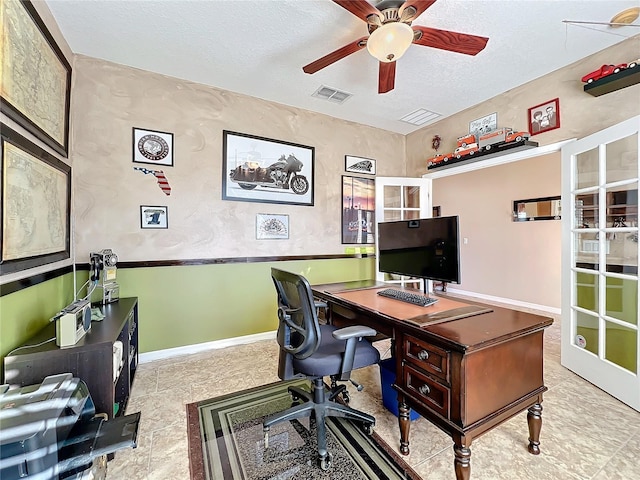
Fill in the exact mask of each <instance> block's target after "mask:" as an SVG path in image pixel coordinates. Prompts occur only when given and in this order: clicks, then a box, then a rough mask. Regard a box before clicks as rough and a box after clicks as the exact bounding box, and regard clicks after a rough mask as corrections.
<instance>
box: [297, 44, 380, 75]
mask: <svg viewBox="0 0 640 480" xmlns="http://www.w3.org/2000/svg"><path fill="white" fill-rule="evenodd" d="M367 38H368V37H361V38H359V39H358V40H355V41H353V42H351V43H348V44H346V45H345V46H344V47H342V48H339V49H338V50H336V51H335V52H331V53H329V54H327V55H325V56H324V57H322V58H319V59H318V60H316V61H315V62H311V63H310V64H309V65H305V66H304V67H302V70H303V71H304V73H316V72H317V71H318V70H322V69H323V68H324V67H328V66H329V65H331V64H332V63H335V62H337V61H338V60H340V59H342V58H344V57H346V56H348V55H351V54H352V53H355V52H357V51H358V50H362V49H363V48H364V47H365V46H366V45H367V42H366V40H367Z"/></svg>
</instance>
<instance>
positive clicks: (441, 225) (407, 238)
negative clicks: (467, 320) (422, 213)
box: [378, 216, 460, 283]
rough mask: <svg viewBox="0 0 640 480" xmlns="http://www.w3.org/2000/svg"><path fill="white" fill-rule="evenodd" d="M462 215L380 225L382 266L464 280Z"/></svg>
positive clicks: (393, 270) (411, 274)
mask: <svg viewBox="0 0 640 480" xmlns="http://www.w3.org/2000/svg"><path fill="white" fill-rule="evenodd" d="M459 237H460V235H459V226H458V216H452V217H434V218H422V219H418V220H401V221H396V222H383V223H380V224H378V269H379V270H380V271H381V272H387V273H395V274H399V275H406V276H409V277H417V278H424V279H428V280H437V281H441V282H447V283H460V248H459V245H460V242H459Z"/></svg>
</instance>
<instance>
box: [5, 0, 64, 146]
mask: <svg viewBox="0 0 640 480" xmlns="http://www.w3.org/2000/svg"><path fill="white" fill-rule="evenodd" d="M0 9H1V11H0V18H3V25H4V29H3V34H2V40H3V42H2V44H3V47H2V56H0V62H1V64H0V72H2V82H0V97H1V98H2V101H1V102H0V111H2V113H4V114H5V115H6V116H7V117H9V118H10V119H11V120H13V121H14V122H16V123H18V124H19V125H20V126H22V127H24V128H25V129H26V130H27V131H29V133H31V134H33V135H34V136H35V137H37V138H38V139H39V140H41V141H42V142H44V143H45V144H46V145H47V146H49V147H51V148H52V149H53V150H54V151H56V152H57V153H59V154H60V155H62V156H64V157H66V156H67V154H68V151H69V143H68V142H69V105H70V103H69V95H70V89H71V65H69V62H67V59H66V58H65V56H64V55H63V54H62V51H61V50H60V47H59V46H58V45H57V44H56V42H55V40H54V39H53V36H52V35H51V33H50V32H49V30H48V29H47V27H46V26H45V24H44V22H43V21H42V19H41V18H40V16H39V15H38V12H37V11H36V9H35V8H34V6H33V4H32V3H31V2H30V1H29V0H24V1H20V2H18V1H14V0H11V1H9V0H5V1H2V2H0ZM42 112H46V114H43V113H42Z"/></svg>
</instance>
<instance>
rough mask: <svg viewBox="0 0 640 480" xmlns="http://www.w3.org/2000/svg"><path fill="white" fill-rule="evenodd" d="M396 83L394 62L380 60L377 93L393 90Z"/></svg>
mask: <svg viewBox="0 0 640 480" xmlns="http://www.w3.org/2000/svg"><path fill="white" fill-rule="evenodd" d="M395 83H396V62H380V70H379V74H378V93H387V92H390V91H391V90H393V87H395Z"/></svg>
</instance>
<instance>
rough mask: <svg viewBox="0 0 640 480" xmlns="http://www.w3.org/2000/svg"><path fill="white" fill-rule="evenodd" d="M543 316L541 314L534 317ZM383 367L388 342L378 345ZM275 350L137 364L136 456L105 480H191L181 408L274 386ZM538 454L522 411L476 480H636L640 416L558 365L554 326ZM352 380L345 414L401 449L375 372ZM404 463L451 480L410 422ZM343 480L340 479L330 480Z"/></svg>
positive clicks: (447, 453)
mask: <svg viewBox="0 0 640 480" xmlns="http://www.w3.org/2000/svg"><path fill="white" fill-rule="evenodd" d="M539 313H541V314H543V315H546V314H545V313H543V312H539ZM376 345H377V346H378V348H379V349H380V350H381V352H382V353H383V355H384V357H385V358H386V356H388V355H389V353H388V345H389V344H388V342H378V343H377V344H376ZM277 351H278V350H277V344H276V342H275V340H273V341H261V342H256V343H252V344H248V345H239V346H234V347H229V348H225V349H220V350H212V351H209V352H206V353H198V354H193V355H188V356H181V357H176V358H173V359H169V360H159V361H155V362H150V363H146V364H141V365H140V366H139V368H138V372H137V376H136V378H135V381H134V384H133V390H132V396H131V399H130V402H129V406H128V409H127V412H128V413H130V412H135V411H141V412H142V420H141V426H140V435H139V441H138V448H136V449H133V450H127V451H123V452H119V453H118V454H117V455H116V458H115V459H114V460H113V461H111V462H109V466H108V476H107V479H108V480H122V479H125V478H126V479H127V480H138V479H154V480H169V479H171V480H182V479H184V480H188V479H189V461H188V456H187V435H186V433H187V432H186V413H185V405H186V404H187V403H191V402H195V401H199V400H204V399H207V398H211V397H214V396H218V395H222V394H226V393H230V392H235V391H238V390H242V389H246V388H249V387H254V386H258V385H262V384H265V383H270V382H275V381H278V378H277ZM544 355H545V365H544V368H545V384H546V385H547V387H548V388H549V391H548V392H546V394H545V396H544V402H543V409H544V410H543V413H542V432H541V436H540V442H541V445H540V448H541V454H540V455H538V456H534V455H530V454H529V453H528V452H527V444H528V440H527V437H528V429H527V420H526V411H524V412H522V413H520V414H518V415H517V416H515V417H514V418H512V419H511V420H509V421H508V422H505V423H504V424H502V425H501V426H499V427H498V428H496V429H494V430H492V431H490V432H489V433H487V434H485V435H483V436H481V437H479V438H478V439H476V440H474V442H473V444H472V446H471V451H472V455H471V472H472V473H471V478H472V479H473V480H499V479H508V480H521V479H523V480H524V479H536V480H545V479H549V480H573V479H580V480H614V479H620V480H631V479H635V478H639V475H640V473H639V469H640V461H639V459H640V413H639V412H637V411H635V410H633V409H631V408H630V407H628V406H626V405H624V404H623V403H621V402H619V401H617V400H616V399H614V398H613V397H611V396H609V395H608V394H606V393H604V392H603V391H601V390H599V389H598V388H596V387H594V386H593V385H591V384H590V383H588V382H586V381H584V380H583V379H581V378H580V377H578V376H577V375H575V374H573V373H572V372H571V371H569V370H567V369H565V368H564V367H562V366H561V365H560V320H559V318H558V317H556V318H555V322H554V324H553V325H552V326H551V327H549V328H548V329H547V330H546V331H545V353H544ZM353 377H354V378H355V379H356V380H357V381H358V382H360V383H362V384H364V385H365V390H364V391H362V392H356V391H355V389H354V388H351V389H350V392H351V405H352V406H353V407H355V408H358V409H361V410H365V411H368V412H370V413H372V414H373V415H374V416H375V417H376V421H377V423H376V427H375V428H376V431H377V432H378V434H380V435H381V436H382V437H383V438H384V439H385V441H386V442H387V443H389V444H390V445H392V446H394V447H395V448H396V450H397V448H398V439H399V433H398V426H397V419H396V417H394V416H393V415H392V414H391V413H389V412H388V411H386V410H385V409H384V407H383V406H382V400H381V391H380V390H381V388H380V375H379V371H378V367H377V366H374V367H369V368H366V369H361V370H359V371H357V372H355V373H354V375H353ZM410 441H411V454H410V455H409V456H407V457H405V459H406V461H407V462H408V463H409V465H411V466H412V467H413V468H414V469H415V470H416V471H417V472H418V473H419V474H420V475H421V476H422V478H424V479H428V480H448V479H455V474H454V471H453V448H452V445H453V443H452V441H451V440H450V439H449V437H447V436H446V435H445V434H444V433H442V432H441V431H440V430H438V429H437V428H435V427H434V426H432V425H431V424H430V423H428V422H427V421H426V420H424V419H422V418H419V419H417V420H415V421H414V422H412V427H411V436H410ZM335 478H336V479H339V478H340V476H339V472H336V477H335Z"/></svg>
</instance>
